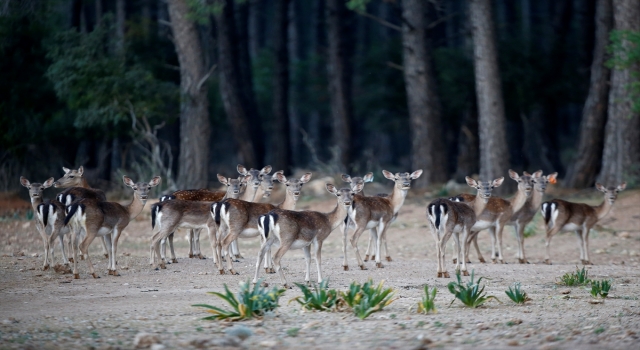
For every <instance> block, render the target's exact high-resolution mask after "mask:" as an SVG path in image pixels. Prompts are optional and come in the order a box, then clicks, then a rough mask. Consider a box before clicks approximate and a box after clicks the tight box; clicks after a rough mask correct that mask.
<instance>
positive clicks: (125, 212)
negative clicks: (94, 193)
mask: <svg viewBox="0 0 640 350" xmlns="http://www.w3.org/2000/svg"><path fill="white" fill-rule="evenodd" d="M122 181H123V182H124V184H125V185H127V186H128V187H130V188H131V189H133V199H132V200H131V203H129V204H128V205H121V204H120V203H116V202H103V201H98V200H95V199H83V200H81V201H77V202H74V203H73V204H71V205H70V206H69V207H67V216H66V218H65V224H67V223H69V222H70V221H71V220H74V221H75V222H76V225H77V226H79V227H81V228H82V229H84V231H85V232H86V236H85V237H84V239H83V240H82V243H80V246H79V250H80V252H81V253H82V255H83V256H84V257H85V258H86V260H87V263H88V264H89V272H90V273H91V275H92V276H93V277H94V278H99V277H98V275H97V274H96V272H95V270H94V269H93V264H92V263H91V259H90V258H89V245H90V244H91V242H93V240H94V239H95V238H96V237H97V236H102V237H104V240H105V242H106V244H107V248H108V249H109V267H108V274H109V275H113V276H119V273H118V271H117V269H116V256H117V252H118V240H119V239H120V236H121V235H122V231H123V230H124V229H125V228H126V227H127V226H128V225H129V222H130V221H131V220H133V219H135V218H136V217H137V216H138V215H139V214H140V212H142V209H143V208H144V205H145V203H146V202H147V198H148V197H149V191H151V188H152V187H155V186H158V185H159V184H160V181H161V178H160V176H155V177H154V178H153V179H151V181H149V182H148V183H147V182H137V183H135V182H133V180H131V178H129V177H128V176H123V177H122ZM73 234H74V235H75V234H76V233H73ZM72 240H75V237H74V238H72ZM73 255H74V259H73V276H74V278H76V279H77V278H80V275H79V273H78V249H74V250H73Z"/></svg>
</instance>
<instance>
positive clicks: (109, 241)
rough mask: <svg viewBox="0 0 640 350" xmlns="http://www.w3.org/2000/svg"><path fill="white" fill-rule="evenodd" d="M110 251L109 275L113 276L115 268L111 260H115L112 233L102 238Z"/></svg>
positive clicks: (108, 260) (108, 261)
mask: <svg viewBox="0 0 640 350" xmlns="http://www.w3.org/2000/svg"><path fill="white" fill-rule="evenodd" d="M101 238H102V239H103V241H104V242H105V243H106V245H107V249H109V254H108V255H109V258H108V259H107V275H113V266H112V264H111V260H112V258H113V251H112V250H113V237H112V234H111V233H107V234H106V235H105V236H104V237H101Z"/></svg>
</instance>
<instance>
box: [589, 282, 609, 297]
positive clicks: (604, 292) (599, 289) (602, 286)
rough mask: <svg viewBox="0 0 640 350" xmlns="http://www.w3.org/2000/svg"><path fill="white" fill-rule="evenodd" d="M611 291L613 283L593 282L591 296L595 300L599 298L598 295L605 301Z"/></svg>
mask: <svg viewBox="0 0 640 350" xmlns="http://www.w3.org/2000/svg"><path fill="white" fill-rule="evenodd" d="M610 289H611V282H609V281H608V280H602V281H591V295H592V296H593V297H594V298H597V297H598V295H599V296H600V297H601V298H603V299H604V298H606V297H607V296H608V295H609V290H610Z"/></svg>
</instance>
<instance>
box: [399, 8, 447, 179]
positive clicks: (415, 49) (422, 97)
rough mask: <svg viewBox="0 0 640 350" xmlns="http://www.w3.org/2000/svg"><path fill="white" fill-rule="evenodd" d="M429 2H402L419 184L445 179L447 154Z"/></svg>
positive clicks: (413, 164)
mask: <svg viewBox="0 0 640 350" xmlns="http://www.w3.org/2000/svg"><path fill="white" fill-rule="evenodd" d="M426 10H427V2H425V1H422V0H404V1H403V2H402V19H403V21H402V57H403V67H404V69H403V72H404V83H405V89H406V91H407V105H408V109H409V121H410V125H411V169H412V170H416V169H422V170H424V174H423V175H422V176H421V177H420V178H419V179H418V180H416V181H415V186H416V187H418V188H424V187H426V186H427V185H429V184H431V183H433V182H445V181H446V180H447V178H448V176H447V161H446V159H447V155H446V149H447V148H446V147H445V145H444V140H443V137H442V135H443V133H442V122H441V118H442V116H441V106H440V101H439V99H438V96H437V93H436V87H435V78H434V77H433V70H432V68H431V55H430V52H429V46H428V39H427V26H426V22H427V13H426Z"/></svg>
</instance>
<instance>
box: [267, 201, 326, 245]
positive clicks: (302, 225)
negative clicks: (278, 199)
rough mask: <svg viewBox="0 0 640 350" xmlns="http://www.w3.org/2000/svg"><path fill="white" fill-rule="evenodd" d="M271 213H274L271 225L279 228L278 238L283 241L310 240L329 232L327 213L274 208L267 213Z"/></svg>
mask: <svg viewBox="0 0 640 350" xmlns="http://www.w3.org/2000/svg"><path fill="white" fill-rule="evenodd" d="M271 214H275V217H276V219H275V220H274V223H273V226H274V227H277V230H279V232H278V233H279V234H280V240H282V241H285V242H287V241H291V242H294V241H298V240H301V241H305V242H310V241H312V240H313V239H314V238H315V237H317V236H320V237H323V236H325V235H328V234H329V233H330V232H331V223H330V222H329V219H328V217H327V215H326V214H323V213H320V212H317V211H312V210H303V211H292V210H285V209H275V210H272V211H270V212H269V214H268V215H271ZM283 244H284V243H283Z"/></svg>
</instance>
